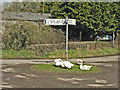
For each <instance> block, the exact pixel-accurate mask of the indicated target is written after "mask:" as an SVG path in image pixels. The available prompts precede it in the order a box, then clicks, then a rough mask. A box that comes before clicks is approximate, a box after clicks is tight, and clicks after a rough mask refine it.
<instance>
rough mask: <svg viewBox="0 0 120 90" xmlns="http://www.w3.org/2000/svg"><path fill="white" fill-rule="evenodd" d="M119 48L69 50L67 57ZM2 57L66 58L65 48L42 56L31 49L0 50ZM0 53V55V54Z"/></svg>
mask: <svg viewBox="0 0 120 90" xmlns="http://www.w3.org/2000/svg"><path fill="white" fill-rule="evenodd" d="M119 50H120V48H102V49H96V50H88V51H86V50H80V49H75V50H69V58H79V57H91V56H102V55H109V54H110V55H111V54H118V53H119ZM0 54H1V55H2V58H66V55H65V50H58V51H53V52H49V53H46V54H44V55H42V56H39V55H35V54H34V52H32V51H25V50H21V51H13V50H2V53H0ZM1 55H0V56H1Z"/></svg>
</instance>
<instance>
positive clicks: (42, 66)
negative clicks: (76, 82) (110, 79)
mask: <svg viewBox="0 0 120 90" xmlns="http://www.w3.org/2000/svg"><path fill="white" fill-rule="evenodd" d="M79 67H80V66H79V65H75V66H74V67H72V68H71V69H69V70H68V69H65V68H62V67H56V66H54V64H40V65H33V66H31V69H33V70H38V71H43V72H54V73H72V74H84V73H99V72H102V69H101V68H99V67H96V66H93V67H92V68H91V69H90V70H89V71H86V70H80V68H79Z"/></svg>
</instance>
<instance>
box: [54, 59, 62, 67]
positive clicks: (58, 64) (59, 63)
mask: <svg viewBox="0 0 120 90" xmlns="http://www.w3.org/2000/svg"><path fill="white" fill-rule="evenodd" d="M61 62H62V59H55V60H54V63H55V66H61Z"/></svg>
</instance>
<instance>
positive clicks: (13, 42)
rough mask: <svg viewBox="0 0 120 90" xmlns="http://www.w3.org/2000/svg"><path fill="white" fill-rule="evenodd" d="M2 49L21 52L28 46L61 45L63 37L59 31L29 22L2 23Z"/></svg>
mask: <svg viewBox="0 0 120 90" xmlns="http://www.w3.org/2000/svg"><path fill="white" fill-rule="evenodd" d="M3 26H4V27H5V28H4V29H3V30H2V32H3V34H2V49H13V50H21V49H26V47H27V46H28V45H31V44H32V45H34V44H48V43H49V44H50V43H52V44H53V43H61V42H64V41H65V35H64V33H63V32H62V31H61V30H56V29H54V28H51V27H50V26H44V27H43V26H42V25H41V29H39V27H38V25H36V24H35V23H33V22H29V21H9V22H5V23H3Z"/></svg>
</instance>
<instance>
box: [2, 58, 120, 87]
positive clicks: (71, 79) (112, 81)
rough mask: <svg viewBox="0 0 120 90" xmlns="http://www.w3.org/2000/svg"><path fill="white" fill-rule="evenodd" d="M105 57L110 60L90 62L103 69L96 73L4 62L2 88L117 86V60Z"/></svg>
mask: <svg viewBox="0 0 120 90" xmlns="http://www.w3.org/2000/svg"><path fill="white" fill-rule="evenodd" d="M100 58H101V57H98V58H97V59H99V60H100ZM105 58H106V57H102V59H105ZM107 58H110V59H112V61H109V62H100V61H99V62H91V64H92V65H95V66H98V67H100V68H102V69H103V71H102V72H100V73H96V74H68V73H66V74H60V73H50V72H49V73H48V72H40V71H35V70H32V69H31V68H30V67H31V65H33V63H32V64H30V63H29V64H28V63H22V64H4V65H3V67H2V88H118V60H116V59H117V58H115V57H114V58H111V57H107ZM92 59H93V60H94V59H95V58H91V59H90V60H91V61H92ZM84 60H85V59H84ZM87 60H88V59H87ZM119 71H120V69H119Z"/></svg>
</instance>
